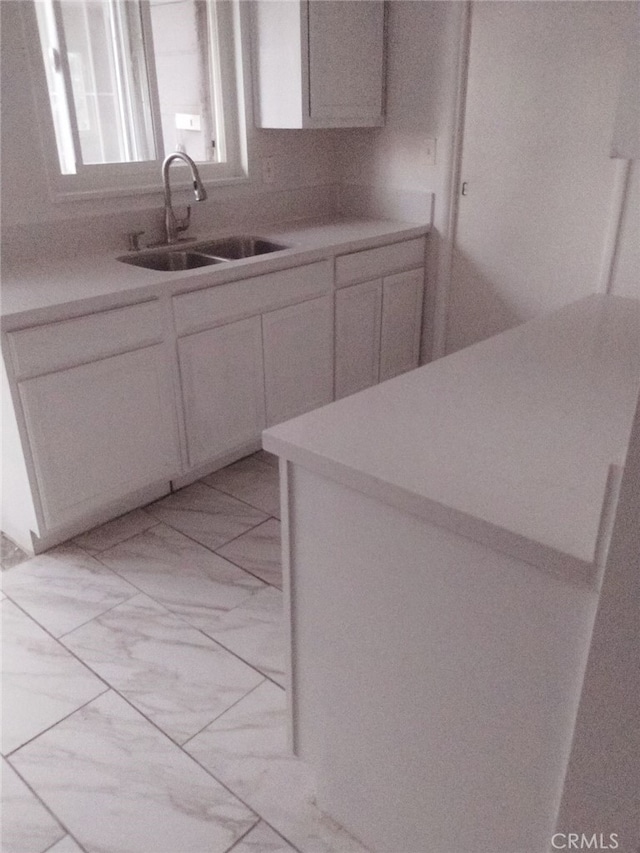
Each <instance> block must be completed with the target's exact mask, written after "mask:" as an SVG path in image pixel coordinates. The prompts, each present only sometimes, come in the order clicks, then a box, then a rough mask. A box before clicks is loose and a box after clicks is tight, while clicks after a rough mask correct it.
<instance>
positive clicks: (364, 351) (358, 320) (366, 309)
mask: <svg viewBox="0 0 640 853" xmlns="http://www.w3.org/2000/svg"><path fill="white" fill-rule="evenodd" d="M381 309H382V281H381V280H378V281H365V282H363V283H362V284H354V285H352V286H351V287H344V288H342V290H338V291H336V397H337V398H338V399H339V398H341V397H346V396H347V395H349V394H354V393H355V392H356V391H362V390H363V389H364V388H368V387H369V386H370V385H375V384H376V382H377V381H378V374H379V365H380V316H381Z"/></svg>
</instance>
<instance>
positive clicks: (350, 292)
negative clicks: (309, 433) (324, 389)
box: [336, 269, 424, 398]
mask: <svg viewBox="0 0 640 853" xmlns="http://www.w3.org/2000/svg"><path fill="white" fill-rule="evenodd" d="M423 287H424V273H423V270H421V269H416V270H409V271H407V272H401V273H397V274H395V275H389V276H386V277H385V278H383V279H376V280H375V281H365V282H362V283H361V284H354V285H351V286H349V287H343V288H341V289H340V290H338V291H336V397H337V398H340V397H346V396H347V395H348V394H353V393H355V392H356V391H361V390H362V389H364V388H368V387H369V386H370V385H375V384H376V382H382V381H383V380H385V379H391V378H392V377H393V376H398V375H399V374H400V373H405V372H406V371H407V370H413V368H415V367H417V366H418V364H419V359H420V333H421V328H422V292H423Z"/></svg>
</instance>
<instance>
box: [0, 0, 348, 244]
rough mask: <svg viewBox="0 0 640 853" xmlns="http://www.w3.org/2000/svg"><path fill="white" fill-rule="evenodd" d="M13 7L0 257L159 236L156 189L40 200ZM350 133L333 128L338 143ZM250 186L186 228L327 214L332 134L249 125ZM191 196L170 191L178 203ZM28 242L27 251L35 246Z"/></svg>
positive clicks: (221, 193)
mask: <svg viewBox="0 0 640 853" xmlns="http://www.w3.org/2000/svg"><path fill="white" fill-rule="evenodd" d="M20 6H21V3H20V2H0V15H1V22H2V33H1V35H2V47H1V52H0V59H1V81H2V125H1V134H2V136H1V155H2V202H3V203H2V226H3V256H5V257H10V256H11V255H12V254H17V253H28V252H29V251H31V250H35V251H37V250H38V247H40V250H41V249H42V248H43V247H44V248H46V249H47V250H49V251H56V252H57V253H60V254H73V253H74V252H75V251H76V249H77V247H78V246H79V245H80V244H82V245H85V246H86V245H91V244H92V242H94V243H96V244H97V245H100V246H102V247H103V248H104V247H111V246H112V247H113V248H114V249H116V250H117V249H118V248H119V249H124V248H125V246H126V243H125V241H124V238H123V236H122V235H123V234H124V233H125V232H126V231H128V230H133V229H135V228H138V227H142V228H145V229H146V232H147V233H146V235H145V238H144V239H145V240H147V239H152V238H153V237H154V236H159V233H160V228H161V223H162V189H161V182H160V174H159V170H158V192H157V193H152V194H140V195H136V196H128V197H121V198H104V199H98V200H95V199H93V200H84V201H73V202H54V201H53V200H52V198H51V196H50V194H49V189H48V184H47V174H46V169H45V161H44V157H43V148H42V143H41V137H40V131H39V122H38V117H37V114H36V107H35V101H34V97H33V96H32V93H31V78H32V75H31V70H30V63H29V58H28V55H27V49H26V44H25V35H24V32H23V26H22V16H21V13H20ZM349 133H351V131H344V132H342V136H341V138H342V139H344V138H345V134H346V135H348V134H349ZM249 137H250V138H249V146H250V155H251V156H250V168H251V172H250V180H249V181H248V182H246V183H243V184H241V185H232V186H220V187H214V188H211V189H210V191H209V200H208V201H207V202H204V203H202V204H197V205H194V206H193V215H194V225H193V227H194V228H199V227H212V228H215V227H224V226H225V225H227V224H229V225H230V226H234V225H236V224H242V223H247V222H251V221H256V220H266V221H267V222H269V221H275V220H278V219H279V220H287V219H299V218H301V217H303V216H305V215H309V216H313V215H322V214H329V213H332V212H334V210H335V204H336V183H337V179H338V176H337V170H336V166H335V146H336V143H337V137H336V134H335V132H334V131H322V130H309V131H286V130H284V131H266V130H255V129H254V128H253V127H250V128H249ZM267 155H269V156H273V157H274V173H275V174H274V181H273V183H271V184H268V185H267V184H265V183H263V181H262V159H263V158H264V157H265V156H267ZM192 200H193V198H192V194H190V193H189V194H182V195H181V194H180V193H176V202H177V204H182V203H184V204H187V203H190V202H191V201H192ZM34 244H35V245H34Z"/></svg>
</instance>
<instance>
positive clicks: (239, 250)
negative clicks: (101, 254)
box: [118, 237, 288, 272]
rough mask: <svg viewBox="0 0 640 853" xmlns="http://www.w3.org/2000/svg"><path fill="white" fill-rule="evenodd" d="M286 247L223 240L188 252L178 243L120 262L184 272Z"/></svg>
mask: <svg viewBox="0 0 640 853" xmlns="http://www.w3.org/2000/svg"><path fill="white" fill-rule="evenodd" d="M286 248H288V247H287V246H281V245H279V244H278V243H271V242H269V240H262V239H261V238H260V237H225V238H223V239H220V240H209V241H207V242H199V243H196V244H194V245H193V246H190V247H189V248H188V249H185V247H184V243H177V244H174V245H173V246H171V247H167V248H166V249H162V250H157V251H151V252H147V251H143V252H139V253H132V254H130V255H123V256H122V257H120V258H118V260H119V261H122V263H124V264H132V265H133V266H134V267H144V268H145V269H148V270H161V271H163V272H180V271H182V270H194V269H198V267H208V266H210V265H211V264H221V263H226V262H227V261H238V260H241V259H242V258H253V257H255V256H256V255H266V254H268V253H270V252H279V251H281V250H282V249H286Z"/></svg>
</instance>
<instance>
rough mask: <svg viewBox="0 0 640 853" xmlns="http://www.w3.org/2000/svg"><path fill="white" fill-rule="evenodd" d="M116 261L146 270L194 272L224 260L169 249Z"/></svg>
mask: <svg viewBox="0 0 640 853" xmlns="http://www.w3.org/2000/svg"><path fill="white" fill-rule="evenodd" d="M118 260H119V261H122V263H123V264H132V265H133V266H134V267H144V268H145V269H148V270H162V271H163V272H179V271H181V270H195V269H198V267H208V266H210V265H211V264H221V263H223V262H224V260H225V259H224V258H215V257H212V256H211V255H205V254H202V253H200V252H192V251H188V252H185V251H184V250H177V249H171V250H166V251H162V252H141V253H140V254H131V255H123V256H122V257H120V258H118Z"/></svg>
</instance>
